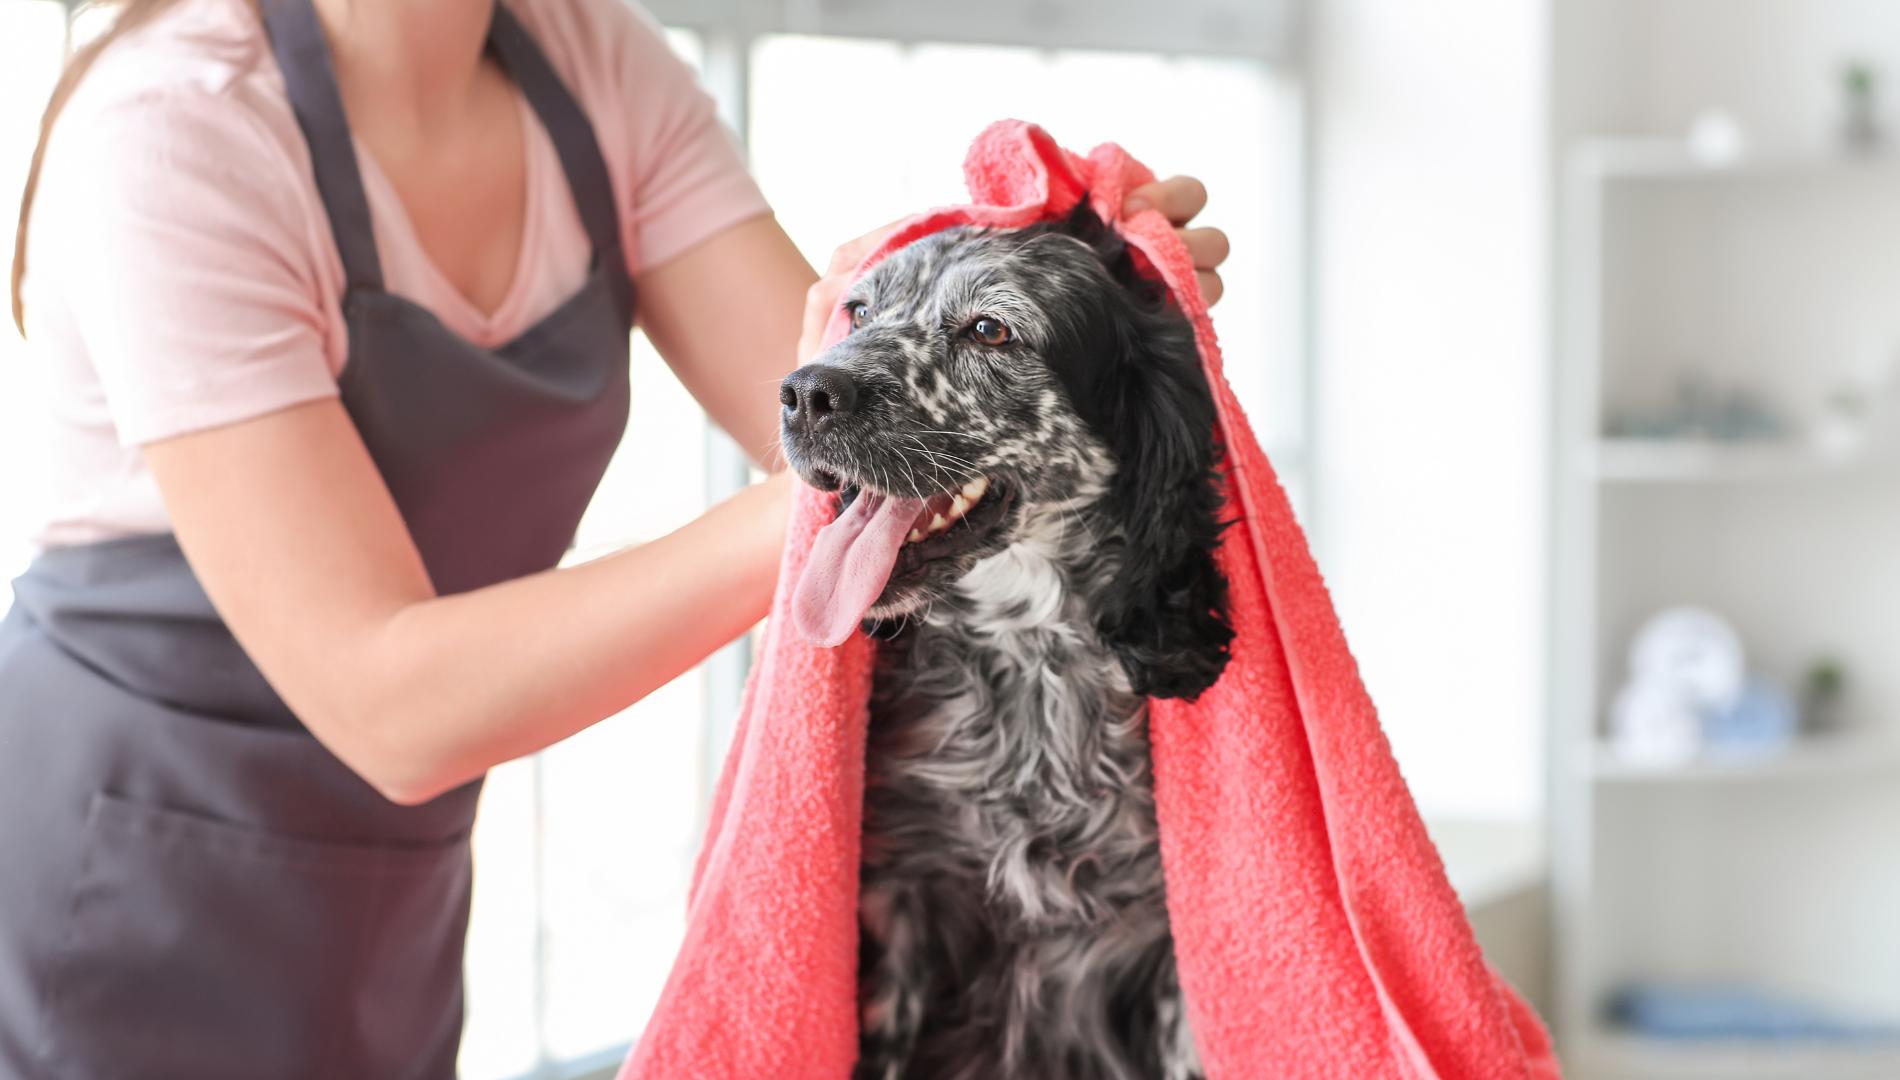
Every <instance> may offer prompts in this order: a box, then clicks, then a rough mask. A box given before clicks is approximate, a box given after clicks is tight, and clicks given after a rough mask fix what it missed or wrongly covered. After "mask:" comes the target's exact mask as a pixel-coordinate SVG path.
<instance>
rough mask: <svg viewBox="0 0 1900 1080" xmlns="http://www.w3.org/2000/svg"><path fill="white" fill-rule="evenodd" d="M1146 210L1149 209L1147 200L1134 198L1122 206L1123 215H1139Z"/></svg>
mask: <svg viewBox="0 0 1900 1080" xmlns="http://www.w3.org/2000/svg"><path fill="white" fill-rule="evenodd" d="M1146 209H1148V200H1147V199H1142V198H1134V199H1130V200H1128V201H1127V202H1125V203H1123V204H1122V213H1123V214H1139V213H1141V212H1142V211H1143V210H1146Z"/></svg>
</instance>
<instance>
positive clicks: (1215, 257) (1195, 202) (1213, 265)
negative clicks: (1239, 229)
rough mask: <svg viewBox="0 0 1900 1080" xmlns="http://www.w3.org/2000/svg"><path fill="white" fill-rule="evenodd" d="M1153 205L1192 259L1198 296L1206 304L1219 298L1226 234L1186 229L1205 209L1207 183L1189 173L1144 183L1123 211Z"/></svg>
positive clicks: (1209, 304)
mask: <svg viewBox="0 0 1900 1080" xmlns="http://www.w3.org/2000/svg"><path fill="white" fill-rule="evenodd" d="M1151 207H1152V208H1153V209H1156V210H1159V211H1161V213H1162V214H1163V215H1164V216H1166V217H1167V219H1168V220H1169V221H1172V222H1174V224H1175V231H1176V232H1178V233H1180V235H1181V242H1182V243H1183V244H1186V245H1187V249H1188V254H1189V255H1191V256H1193V258H1194V276H1195V277H1196V278H1198V279H1199V280H1200V283H1201V298H1202V299H1204V300H1206V301H1207V304H1208V306H1209V307H1212V306H1214V304H1215V303H1216V302H1218V301H1219V300H1220V296H1221V292H1222V290H1223V289H1224V288H1225V286H1223V285H1222V284H1221V279H1220V270H1219V267H1220V264H1221V263H1223V262H1226V261H1227V234H1226V233H1224V232H1221V231H1220V230H1219V229H1210V228H1198V229H1189V228H1186V227H1185V226H1186V225H1187V223H1188V222H1190V221H1192V220H1194V215H1196V214H1198V213H1200V212H1201V211H1202V210H1204V209H1206V208H1207V186H1206V185H1205V184H1202V183H1201V182H1200V181H1199V180H1196V179H1194V178H1193V177H1192V176H1175V177H1170V178H1169V179H1166V180H1156V181H1155V182H1154V183H1152V184H1143V185H1141V186H1140V187H1138V188H1136V189H1135V190H1133V191H1131V192H1129V193H1128V198H1127V199H1126V200H1125V201H1124V202H1123V203H1122V213H1123V214H1124V215H1126V214H1133V213H1136V212H1138V211H1141V210H1146V209H1149V208H1151Z"/></svg>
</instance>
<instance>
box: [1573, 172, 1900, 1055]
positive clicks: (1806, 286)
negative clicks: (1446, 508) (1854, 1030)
mask: <svg viewBox="0 0 1900 1080" xmlns="http://www.w3.org/2000/svg"><path fill="white" fill-rule="evenodd" d="M1564 198H1565V202H1564V205H1563V215H1564V219H1565V220H1564V224H1563V227H1564V247H1563V251H1564V255H1565V265H1564V269H1563V273H1562V275H1561V277H1562V281H1563V288H1564V294H1563V296H1562V298H1561V314H1562V318H1563V322H1562V341H1561V348H1560V350H1559V372H1558V379H1557V383H1556V386H1557V398H1556V400H1557V403H1558V406H1557V418H1556V419H1557V423H1556V425H1555V426H1556V438H1557V444H1556V447H1555V453H1554V459H1555V474H1554V476H1553V482H1554V490H1555V492H1556V506H1555V532H1554V552H1553V556H1554V563H1553V565H1554V567H1555V576H1556V580H1555V582H1554V589H1553V592H1554V603H1553V626H1552V635H1551V637H1552V645H1553V650H1554V655H1553V665H1552V672H1553V677H1552V703H1551V704H1552V708H1551V716H1552V723H1553V731H1552V736H1551V739H1550V746H1551V747H1552V769H1551V784H1552V804H1551V810H1552V816H1551V853H1552V885H1553V911H1552V914H1553V919H1554V924H1555V927H1556V942H1555V944H1556V952H1557V960H1558V984H1557V987H1556V990H1557V998H1558V1002H1557V1009H1556V1015H1555V1017H1554V1018H1553V1019H1554V1023H1555V1025H1556V1028H1557V1036H1558V1044H1559V1049H1560V1051H1561V1052H1562V1053H1563V1055H1564V1058H1565V1062H1566V1065H1567V1068H1568V1071H1569V1074H1570V1075H1573V1076H1580V1077H1585V1078H1588V1080H1608V1078H1616V1080H1649V1078H1657V1080H1662V1078H1676V1077H1684V1078H1687V1077H1708V1078H1717V1077H1719V1078H1722V1080H1731V1078H1735V1080H1748V1078H1754V1077H1764V1078H1766V1077H1777V1078H1780V1077H1786V1078H1789V1080H1793V1078H1797V1077H1798V1078H1800V1080H1832V1078H1861V1077H1870V1078H1871V1077H1882V1078H1886V1080H1895V1078H1900V1045H1893V1044H1887V1045H1880V1044H1874V1043H1867V1044H1852V1045H1837V1044H1831V1043H1830V1044H1819V1043H1800V1042H1796V1043H1765V1042H1764V1043H1757V1042H1694V1041H1690V1042H1682V1041H1676V1040H1661V1039H1648V1038H1642V1037H1637V1036H1634V1035H1630V1034H1627V1033H1624V1032H1621V1031H1617V1030H1614V1029H1612V1028H1610V1027H1608V1026H1607V1024H1606V1022H1605V1021H1604V1019H1603V1016H1604V1009H1605V1005H1606V1003H1607V1001H1608V999H1609V997H1610V995H1611V994H1612V993H1613V992H1614V990H1615V989H1616V988H1617V987H1618V986H1619V985H1621V984H1623V983H1624V982H1626V981H1629V980H1637V979H1668V980H1683V981H1689V980H1709V981H1732V982H1744V983H1748V984H1750V985H1753V986H1759V987H1764V988H1767V989H1770V990H1776V991H1781V992H1786V993H1790V994H1795V995H1798V996H1801V997H1803V998H1807V999H1812V1000H1815V1001H1817V1002H1818V1003H1821V1004H1824V1005H1832V1006H1835V1007H1838V1008H1841V1009H1843V1010H1844V1011H1848V1012H1852V1013H1854V1014H1856V1015H1860V1016H1871V1017H1875V1018H1886V1019H1888V1020H1890V1021H1892V1022H1900V914H1897V913H1900V455H1896V454H1893V453H1888V452H1883V451H1877V450H1873V449H1865V450H1860V449H1856V450H1852V451H1845V450H1836V449H1823V448H1822V447H1821V446H1820V445H1819V444H1818V443H1816V442H1814V441H1812V440H1809V439H1807V438H1805V437H1804V436H1803V435H1802V434H1801V433H1800V431H1799V430H1797V431H1795V432H1794V433H1792V434H1791V435H1790V436H1788V437H1787V438H1785V439H1780V440H1775V441H1763V442H1756V443H1745V444H1743V443H1724V442H1713V441H1673V440H1649V439H1631V438H1609V437H1605V436H1604V435H1603V432H1604V431H1605V429H1606V426H1607V425H1606V423H1605V419H1606V416H1607V414H1608V412H1609V410H1610V409H1612V408H1614V407H1617V406H1627V405H1630V404H1633V403H1639V402H1640V403H1648V404H1658V403H1661V401H1662V399H1663V396H1664V395H1665V394H1666V393H1667V392H1668V390H1669V388H1670V387H1671V386H1672V385H1673V383H1675V382H1676V381H1678V380H1679V379H1681V378H1682V377H1683V376H1685V375H1687V374H1689V373H1690V372H1695V373H1697V374H1699V375H1701V376H1704V377H1705V378H1710V379H1713V380H1716V381H1718V382H1734V383H1737V384H1746V385H1748V386H1749V387H1750V388H1751V389H1753V390H1755V391H1757V392H1758V393H1760V394H1761V395H1762V396H1763V397H1765V398H1766V399H1767V400H1769V401H1771V402H1772V403H1774V404H1775V405H1776V406H1777V407H1779V408H1780V409H1781V410H1782V411H1784V412H1786V413H1788V414H1790V415H1791V416H1793V417H1795V418H1797V419H1798V418H1801V417H1803V416H1806V415H1809V414H1810V413H1812V412H1813V411H1814V409H1815V407H1816V406H1818V403H1819V401H1820V400H1821V398H1822V396H1823V394H1824V393H1825V392H1826V391H1827V390H1828V389H1830V388H1831V387H1832V385H1834V384H1835V383H1837V382H1838V381H1839V380H1841V379H1843V378H1844V377H1845V376H1846V375H1847V374H1848V372H1849V370H1850V369H1852V368H1854V367H1855V366H1857V365H1858V366H1861V367H1864V366H1865V365H1866V363H1867V362H1868V361H1869V359H1870V358H1872V357H1876V356H1879V357H1884V358H1886V359H1889V360H1891V359H1893V358H1900V157H1895V156H1882V157H1871V158H1868V157H1852V158H1850V157H1827V156H1801V155H1786V156H1758V157H1752V158H1745V159H1740V160H1736V161H1733V162H1729V163H1727V164H1725V165H1710V164H1705V163H1703V162H1700V161H1698V160H1696V159H1695V158H1694V157H1692V156H1691V155H1690V154H1688V153H1687V152H1686V151H1685V150H1683V149H1682V148H1681V147H1680V145H1678V144H1674V143H1665V142H1662V141H1628V140H1623V141H1594V142H1589V143H1586V144H1584V145H1582V146H1580V147H1578V148H1576V149H1575V151H1574V153H1573V154H1572V156H1571V158H1570V160H1569V169H1568V174H1567V176H1566V178H1565V195H1564ZM1871 445H1872V444H1870V446H1871ZM1681 603H1695V604H1699V605H1703V606H1707V607H1710V608H1712V609H1714V610H1717V611H1719V612H1721V613H1722V614H1724V615H1725V616H1726V617H1728V618H1729V619H1730V621H1732V622H1733V623H1735V624H1736V626H1737V628H1738V629H1739V630H1740V632H1741V634H1742V636H1743V638H1744V640H1745V642H1746V644H1747V647H1748V649H1749V653H1750V661H1751V667H1753V668H1755V669H1757V670H1765V671H1767V672H1768V673H1770V674H1772V675H1775V676H1778V677H1780V678H1782V679H1783V680H1786V681H1790V682H1792V681H1794V680H1796V679H1798V678H1799V676H1800V674H1801V672H1802V669H1803V667H1804V666H1805V665H1806V663H1807V662H1808V661H1809V660H1811V659H1812V658H1814V657H1816V656H1818V655H1830V656H1835V657H1839V658H1842V659H1843V660H1844V661H1845V665H1846V670H1847V672H1848V675H1849V680H1850V696H1849V699H1848V701H1847V703H1846V704H1847V709H1846V711H1845V714H1844V715H1845V717H1846V720H1847V723H1846V725H1845V726H1844V729H1843V730H1842V731H1841V732H1840V733H1838V734H1837V735H1832V736H1826V737H1815V738H1811V739H1808V740H1804V741H1803V742H1801V743H1799V744H1798V745H1797V746H1796V747H1794V748H1793V749H1792V750H1790V751H1788V752H1786V753H1783V754H1779V755H1776V756H1773V757H1768V758H1759V759H1747V760H1722V759H1702V760H1697V761H1693V762H1690V763H1686V764H1681V765H1677V766H1672V767H1663V768H1658V767H1646V766H1642V765H1637V764H1633V763H1631V762H1629V761H1627V760H1624V759H1621V758H1619V757H1617V756H1616V755H1615V754H1614V753H1613V752H1611V751H1609V750H1608V749H1607V748H1606V747H1605V744H1604V740H1603V738H1602V733H1603V724H1604V715H1605V712H1606V710H1607V702H1608V701H1609V699H1610V696H1611V695H1612V694H1614V692H1615V690H1616V688H1617V687H1618V686H1619V685H1620V684H1621V682H1622V680H1623V678H1624V655H1625V653H1626V651H1627V644H1628V640H1629V637H1630V635H1631V633H1632V632H1633V631H1634V629H1635V628H1636V626H1637V625H1639V624H1640V622H1641V620H1642V619H1644V618H1645V617H1647V616H1648V615H1650V614H1652V613H1653V612H1655V611H1657V610H1660V609H1662V608H1664V607H1668V606H1673V605H1676V604H1681Z"/></svg>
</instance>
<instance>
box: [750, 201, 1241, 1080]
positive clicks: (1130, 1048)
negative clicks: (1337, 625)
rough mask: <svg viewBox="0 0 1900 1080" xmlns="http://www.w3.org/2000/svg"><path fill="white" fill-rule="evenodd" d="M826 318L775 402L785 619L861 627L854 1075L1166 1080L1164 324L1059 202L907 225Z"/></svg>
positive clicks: (1208, 643) (1182, 402) (1198, 655)
mask: <svg viewBox="0 0 1900 1080" xmlns="http://www.w3.org/2000/svg"><path fill="white" fill-rule="evenodd" d="M845 308H846V310H847V311H848V312H849V315H850V319H851V325H852V331H851V333H850V335H849V336H848V337H847V338H845V339H844V340H843V341H842V342H840V343H839V344H838V345H836V346H834V347H833V348H832V349H831V350H830V351H828V352H827V353H825V354H824V355H823V356H821V357H820V358H819V359H818V360H817V361H816V362H815V363H812V364H808V365H806V366H805V367H802V368H800V369H799V370H798V371H796V372H794V373H793V374H792V375H791V376H790V377H789V378H787V379H786V380H785V383H784V385H783V387H782V388H781V401H782V402H783V404H784V418H783V432H782V436H783V443H784V447H785V451H786V454H787V457H788V458H789V459H790V461H791V462H792V464H793V465H794V467H796V468H797V469H798V470H799V472H800V474H801V475H802V476H803V477H804V478H805V480H806V481H807V482H809V483H811V484H813V485H815V486H817V487H819V488H822V489H824V490H829V491H837V492H839V493H840V498H839V501H840V511H839V516H838V520H837V521H836V522H835V523H833V524H832V525H830V526H828V527H827V528H826V529H825V530H824V531H823V533H821V535H820V537H819V540H818V541H817V543H816V544H815V545H814V548H813V552H812V556H811V560H810V562H809V564H808V566H807V568H806V571H805V573H804V576H803V578H802V579H801V580H800V582H799V583H798V586H797V590H796V594H797V603H796V605H795V609H794V614H795V616H796V619H797V621H798V622H799V623H800V624H801V626H802V627H803V629H804V630H805V631H806V633H807V634H808V635H809V636H811V637H813V638H814V639H815V640H820V641H826V642H835V641H838V640H841V639H842V638H843V637H845V636H846V635H848V634H849V633H851V632H852V631H853V630H855V629H856V628H857V626H858V625H859V624H860V622H861V621H868V622H869V623H870V624H871V626H872V629H873V632H874V633H876V634H877V635H878V636H879V637H881V638H882V639H883V644H882V646H881V648H880V651H879V662H878V670H877V675H876V681H875V689H874V692H873V699H872V706H871V730H870V744H869V758H868V762H867V781H866V795H865V808H864V811H865V812H864V865H863V878H862V886H861V894H862V899H861V904H860V914H861V918H862V942H863V944H862V962H861V986H860V994H859V1005H860V1009H861V1020H862V1046H861V1056H860V1061H859V1064H858V1070H857V1076H858V1077H860V1078H864V1080H896V1078H899V1077H902V1078H907V1080H939V1078H942V1080H999V1078H1024V1080H1030V1078H1033V1080H1097V1078H1100V1080H1150V1078H1154V1080H1187V1078H1197V1077H1199V1076H1200V1074H1201V1071H1200V1066H1199V1063H1198V1057H1197V1054H1196V1051H1195V1046H1194V1039H1193V1035H1192V1034H1191V1032H1190V1031H1189V1030H1188V1025H1187V1018H1186V1015H1185V1012H1184V1009H1183V1004H1182V998H1181V992H1180V989H1179V986H1178V984H1177V981H1176V977H1175V963H1174V951H1173V943H1172V938H1171V936H1170V933H1169V928H1168V916H1167V910H1166V907H1165V905H1164V902H1163V895H1162V880H1161V859H1160V852H1159V849H1158V847H1157V843H1156V828H1155V811H1154V793H1153V784H1152V778H1151V773H1150V768H1149V754H1148V738H1147V710H1146V708H1145V701H1146V699H1147V698H1149V697H1180V698H1193V697H1195V696H1196V695H1198V694H1200V693H1201V691H1203V690H1205V689H1206V688H1207V687H1209V686H1210V685H1212V684H1213V682H1214V681H1215V680H1216V679H1217V678H1218V677H1219V676H1220V673H1221V671H1222V670H1223V668H1224V667H1225V665H1226V662H1227V649H1228V643H1229V641H1230V639H1231V638H1232V630H1231V629H1230V627H1229V625H1228V622H1227V615H1226V598H1227V592H1226V588H1227V587H1226V582H1225V581H1224V580H1223V579H1222V577H1221V576H1220V574H1219V573H1218V571H1217V570H1216V569H1215V566H1214V560H1213V550H1214V548H1215V546H1216V544H1217V543H1218V541H1219V535H1220V530H1221V522H1220V520H1219V513H1220V495H1219V492H1218V489H1217V486H1216V479H1215V473H1214V463H1215V457H1216V453H1217V445H1216V437H1215V432H1214V408H1213V403H1212V399H1211V397H1210V395H1209V392H1208V387H1207V382H1206V379H1205V377H1204V376H1203V374H1202V371H1201V366H1200V360H1199V357H1198V355H1197V353H1196V351H1195V346H1194V336H1193V331H1192V328H1191V326H1190V324H1189V323H1188V321H1187V320H1186V319H1185V318H1184V317H1183V316H1182V315H1181V314H1180V312H1179V311H1178V310H1177V309H1175V308H1173V307H1172V306H1170V305H1169V304H1168V303H1167V302H1166V301H1165V299H1164V298H1163V296H1162V293H1161V290H1159V288H1158V287H1156V286H1155V285H1153V284H1152V283H1149V282H1147V281H1145V280H1143V279H1142V278H1141V277H1140V276H1139V275H1138V274H1137V272H1136V270H1135V267H1134V265H1133V263H1132V260H1131V257H1130V255H1129V253H1128V252H1127V250H1126V249H1125V248H1124V247H1123V245H1122V244H1121V241H1120V239H1119V238H1118V237H1117V236H1116V235H1115V234H1114V233H1113V232H1112V231H1110V230H1108V229H1106V228H1104V227H1103V225H1102V223H1101V222H1100V221H1099V219H1097V218H1096V217H1095V216H1094V215H1093V214H1092V213H1091V212H1089V211H1088V210H1087V209H1086V204H1084V208H1083V209H1081V210H1078V211H1077V213H1076V214H1074V215H1072V216H1071V217H1070V218H1069V220H1068V221H1066V222H1061V223H1053V224H1047V225H1039V226H1035V227H1031V228H1027V229H1020V230H980V229H972V228H957V229H951V230H947V231H944V232H940V233H937V234H934V235H932V236H929V237H927V238H925V239H922V240H919V241H917V242H916V243H914V244H912V245H910V246H909V247H906V248H904V249H903V250H901V251H899V252H897V253H895V254H893V255H892V256H890V257H889V258H888V259H886V260H885V261H884V262H882V263H881V264H879V265H878V266H877V267H876V268H875V269H874V270H873V271H872V272H871V273H870V274H868V275H867V276H866V277H865V278H864V279H863V280H862V281H860V282H859V283H858V284H857V285H856V286H855V287H854V288H853V289H852V290H851V291H850V293H849V294H848V295H847V297H846V300H845Z"/></svg>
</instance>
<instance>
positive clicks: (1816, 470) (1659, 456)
mask: <svg viewBox="0 0 1900 1080" xmlns="http://www.w3.org/2000/svg"><path fill="white" fill-rule="evenodd" d="M1579 460H1580V463H1581V468H1582V470H1583V472H1584V473H1585V474H1586V475H1589V476H1594V477H1595V478H1596V479H1598V480H1600V481H1602V482H1603V483H1606V484H1609V483H1615V484H1684V483H1713V484H1725V483H1726V484H1742V483H1757V482H1767V481H1776V480H1805V479H1818V478H1823V477H1829V476H1849V475H1853V474H1856V473H1864V472H1871V471H1874V470H1876V469H1881V468H1891V467H1892V465H1893V463H1892V462H1891V461H1889V460H1888V459H1887V458H1886V457H1884V456H1881V457H1877V456H1874V455H1871V454H1868V453H1866V452H1856V451H1828V450H1823V449H1822V448H1821V447H1819V446H1816V445H1814V444H1813V443H1808V442H1800V441H1796V440H1793V439H1787V440H1756V441H1750V442H1742V441H1736V442H1721V441H1717V440H1712V439H1631V438H1609V439H1598V440H1596V441H1595V442H1593V443H1590V444H1587V445H1586V446H1585V447H1584V449H1583V451H1582V453H1581V454H1580V455H1579Z"/></svg>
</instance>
